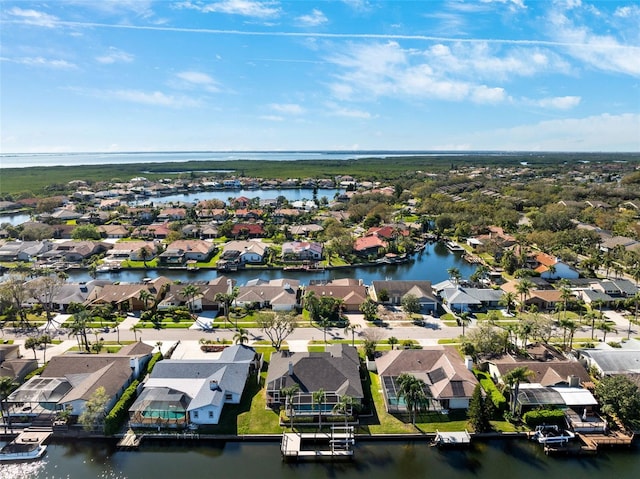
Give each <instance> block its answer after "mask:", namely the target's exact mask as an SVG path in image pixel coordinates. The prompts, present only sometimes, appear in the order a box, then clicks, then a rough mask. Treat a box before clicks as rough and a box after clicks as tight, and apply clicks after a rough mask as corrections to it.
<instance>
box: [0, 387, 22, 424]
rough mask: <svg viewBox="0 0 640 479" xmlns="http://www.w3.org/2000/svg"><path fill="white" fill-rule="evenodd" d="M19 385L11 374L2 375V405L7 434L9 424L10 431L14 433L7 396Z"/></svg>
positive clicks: (0, 390) (0, 398)
mask: <svg viewBox="0 0 640 479" xmlns="http://www.w3.org/2000/svg"><path fill="white" fill-rule="evenodd" d="M17 387H18V384H17V383H16V382H14V381H13V378H11V377H9V376H2V377H0V405H1V406H2V416H3V419H4V421H3V422H4V433H5V434H6V433H7V426H9V431H11V433H12V434H13V426H12V424H11V414H9V402H8V401H7V398H8V397H9V395H10V394H11V393H12V392H13V390H14V389H15V388H17Z"/></svg>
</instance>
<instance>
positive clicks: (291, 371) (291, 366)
mask: <svg viewBox="0 0 640 479" xmlns="http://www.w3.org/2000/svg"><path fill="white" fill-rule="evenodd" d="M289 376H293V361H289Z"/></svg>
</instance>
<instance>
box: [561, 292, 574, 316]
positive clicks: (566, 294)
mask: <svg viewBox="0 0 640 479" xmlns="http://www.w3.org/2000/svg"><path fill="white" fill-rule="evenodd" d="M560 298H561V299H562V303H563V306H564V317H565V319H566V317H567V305H568V304H569V301H570V300H571V298H573V292H572V291H571V289H569V287H567V286H564V285H563V286H562V288H561V289H560Z"/></svg>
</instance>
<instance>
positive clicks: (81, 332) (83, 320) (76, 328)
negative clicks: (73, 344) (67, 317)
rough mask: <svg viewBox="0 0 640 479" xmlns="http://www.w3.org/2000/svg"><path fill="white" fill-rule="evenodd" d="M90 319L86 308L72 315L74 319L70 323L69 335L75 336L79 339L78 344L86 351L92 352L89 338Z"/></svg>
mask: <svg viewBox="0 0 640 479" xmlns="http://www.w3.org/2000/svg"><path fill="white" fill-rule="evenodd" d="M89 319H90V318H89V313H88V312H87V311H86V310H81V311H78V312H77V313H75V314H74V315H73V316H72V321H71V323H70V324H69V336H75V337H76V339H77V340H78V346H80V348H81V349H84V350H85V351H86V352H91V349H90V348H89V340H88V339H87V333H88V330H89Z"/></svg>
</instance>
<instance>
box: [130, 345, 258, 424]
mask: <svg viewBox="0 0 640 479" xmlns="http://www.w3.org/2000/svg"><path fill="white" fill-rule="evenodd" d="M259 370H260V358H259V356H258V355H257V354H256V352H255V350H254V349H252V348H250V347H248V346H245V345H235V346H231V347H228V348H225V349H224V350H223V351H222V353H221V354H220V356H219V357H218V358H217V359H200V360H196V359H192V360H182V359H165V360H164V361H160V362H158V363H156V365H155V366H154V368H153V371H152V372H151V374H150V376H149V378H148V379H147V381H145V383H144V385H143V387H144V389H143V390H142V393H141V394H140V396H139V397H138V399H137V400H136V401H135V403H134V404H133V405H132V406H131V408H130V409H129V424H130V425H131V426H132V427H142V428H144V427H148V428H154V429H155V428H158V427H162V428H185V427H187V426H190V425H195V426H202V425H213V424H218V422H219V421H220V416H221V414H222V411H223V408H224V405H225V404H239V403H240V399H241V398H242V393H243V391H244V388H245V385H246V383H247V379H248V378H249V377H250V376H251V375H252V374H256V373H257V372H258V371H259Z"/></svg>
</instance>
